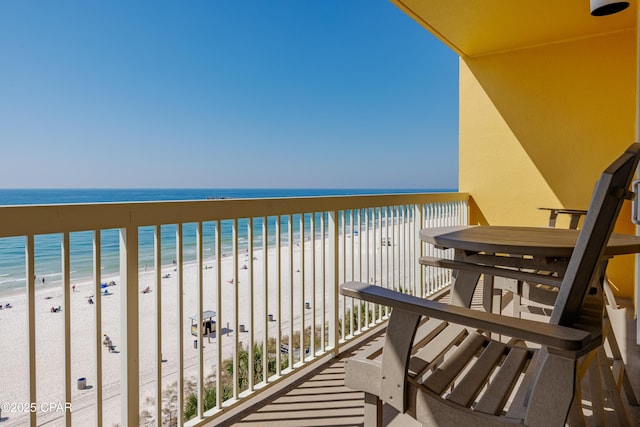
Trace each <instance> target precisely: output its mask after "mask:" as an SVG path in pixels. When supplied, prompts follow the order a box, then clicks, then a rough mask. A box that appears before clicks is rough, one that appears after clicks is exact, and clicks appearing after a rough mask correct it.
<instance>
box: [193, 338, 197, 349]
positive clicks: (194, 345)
mask: <svg viewBox="0 0 640 427" xmlns="http://www.w3.org/2000/svg"><path fill="white" fill-rule="evenodd" d="M193 348H198V340H193Z"/></svg>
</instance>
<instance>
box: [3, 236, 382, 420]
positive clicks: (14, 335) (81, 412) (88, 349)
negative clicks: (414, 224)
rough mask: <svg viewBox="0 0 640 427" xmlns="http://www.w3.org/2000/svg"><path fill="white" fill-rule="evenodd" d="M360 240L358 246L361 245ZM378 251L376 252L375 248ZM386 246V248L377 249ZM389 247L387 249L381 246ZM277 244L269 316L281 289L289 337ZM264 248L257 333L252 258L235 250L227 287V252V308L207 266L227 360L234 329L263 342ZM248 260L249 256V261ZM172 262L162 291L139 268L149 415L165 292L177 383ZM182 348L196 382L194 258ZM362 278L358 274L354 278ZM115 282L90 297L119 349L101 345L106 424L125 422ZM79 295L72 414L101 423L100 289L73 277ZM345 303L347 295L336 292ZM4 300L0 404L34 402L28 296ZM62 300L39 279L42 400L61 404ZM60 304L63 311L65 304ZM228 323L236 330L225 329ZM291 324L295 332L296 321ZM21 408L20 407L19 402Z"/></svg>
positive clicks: (209, 361) (169, 358)
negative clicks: (97, 418) (97, 348)
mask: <svg viewBox="0 0 640 427" xmlns="http://www.w3.org/2000/svg"><path fill="white" fill-rule="evenodd" d="M358 240H359V239H358V237H357V236H356V238H355V241H354V243H355V244H357V243H358ZM320 249H321V248H320V241H317V242H316V249H315V250H316V260H318V259H319V258H320V257H319V256H318V255H319V253H320ZM310 250H311V242H309V241H307V242H306V244H305V251H306V252H307V255H306V257H305V264H306V266H305V269H304V271H305V297H304V300H305V301H310V302H311V304H312V306H314V307H315V312H316V314H317V318H318V320H317V322H318V323H317V324H320V323H319V322H320V321H319V318H320V310H321V303H320V301H321V300H322V294H321V292H322V286H321V284H320V282H319V281H318V282H317V283H318V284H317V289H316V297H315V301H314V299H313V298H312V297H311V295H312V280H311V275H312V273H311V271H312V268H311V257H310V253H309V252H310ZM371 250H372V251H375V249H373V248H372V249H371ZM378 250H380V249H378ZM383 250H384V249H383ZM274 251H275V250H274V249H270V253H269V257H268V263H267V268H268V272H269V291H268V293H269V301H268V310H269V313H274V314H275V313H277V310H276V301H275V295H276V289H277V286H281V292H282V303H281V304H282V313H283V314H282V319H281V322H282V330H283V331H284V332H283V335H287V333H288V332H287V331H289V326H288V325H289V317H288V307H289V298H290V295H289V287H290V281H289V273H288V271H289V255H288V253H289V248H288V247H286V246H283V248H282V251H281V264H280V265H281V278H282V279H281V281H278V280H277V277H276V271H277V270H276V258H275V252H274ZM263 255H264V254H263V252H262V250H255V251H254V254H253V257H255V258H254V259H253V277H254V278H255V287H254V289H253V304H254V306H255V308H254V312H255V313H256V314H255V316H256V317H255V318H254V319H253V322H254V323H253V325H254V326H253V331H249V329H250V328H249V325H250V309H249V308H250V293H249V285H250V280H249V271H250V270H249V269H243V268H242V266H243V265H244V264H246V265H247V266H248V267H250V264H251V263H250V261H251V260H250V259H249V256H248V255H247V254H241V255H239V258H240V259H238V266H239V269H238V276H237V281H238V283H237V286H236V284H232V283H228V280H229V279H231V278H232V277H233V266H234V259H233V258H232V257H230V256H229V257H225V258H223V261H222V267H221V268H222V281H223V282H222V301H223V303H222V309H220V308H219V307H217V306H216V274H217V273H216V271H217V269H216V268H215V267H216V265H215V260H207V261H206V262H205V263H204V265H205V266H206V268H205V269H203V288H204V296H203V308H204V309H205V310H207V309H211V310H215V311H216V312H218V315H217V319H216V320H217V321H218V322H220V325H221V327H222V328H223V330H224V331H225V332H228V334H229V335H228V337H227V336H226V334H224V333H223V337H222V345H223V350H222V353H223V354H222V357H223V359H225V358H229V357H231V355H232V348H233V341H234V335H233V334H235V333H238V334H239V336H238V339H239V341H240V342H242V344H243V345H244V346H245V347H246V346H247V344H248V342H249V340H250V336H251V334H253V336H254V340H255V341H256V342H263V341H264V327H265V321H264V320H265V317H266V314H267V313H264V310H263V308H262V307H263V304H264V300H265V299H264V289H263V285H262V277H263V265H264V264H263V261H264V260H263ZM253 257H252V258H253ZM293 258H294V263H293V264H294V265H293V272H294V273H293V280H294V288H295V290H294V295H293V298H294V307H295V309H294V318H295V317H296V316H299V314H300V311H301V307H300V303H299V301H302V297H301V296H300V295H299V292H300V288H301V286H300V282H301V276H302V273H301V272H300V247H298V246H295V247H294V257H293ZM175 268H176V267H175V266H168V267H165V268H164V269H163V272H162V275H163V276H167V275H168V276H169V277H166V278H163V279H162V288H161V289H160V290H158V289H156V285H155V274H154V272H153V271H152V269H149V270H148V271H141V272H140V274H139V283H138V288H139V290H140V291H141V290H143V289H144V288H146V287H147V286H148V287H149V288H150V291H151V292H149V293H139V294H138V295H139V331H140V334H139V357H140V359H139V360H140V410H141V411H143V410H148V411H150V412H151V413H153V411H154V406H155V403H154V402H155V350H154V349H155V334H156V332H155V331H156V327H155V322H156V313H155V311H156V310H155V304H156V302H155V298H156V296H155V295H156V293H157V292H158V291H160V292H161V296H162V356H163V359H164V361H163V363H162V378H163V380H162V381H163V389H167V388H169V387H170V386H172V384H174V383H175V382H176V381H177V379H178V376H177V372H176V371H177V365H178V338H177V336H178V326H177V325H178V317H177V307H178V306H177V301H178V295H177V292H178V291H177V272H176V271H174V270H175ZM347 270H348V271H347V273H346V274H347V278H350V277H351V273H350V270H351V266H350V263H347ZM320 275H321V272H320V268H319V267H316V277H321V276H320ZM183 277H184V280H183V283H184V285H183V291H184V293H183V307H184V314H183V319H182V321H183V327H182V333H183V339H182V344H183V354H184V368H185V369H184V372H185V381H187V380H190V379H191V380H195V379H196V378H197V363H198V359H197V358H198V351H197V350H196V349H195V348H194V344H193V340H194V338H195V337H194V336H192V335H191V332H190V328H191V321H190V320H189V316H192V315H194V314H195V313H196V312H197V266H196V265H195V263H190V264H185V266H184V274H183ZM358 278H359V277H358V276H356V279H358ZM112 280H113V281H115V282H116V285H115V286H109V287H107V288H106V289H108V291H109V292H110V293H112V295H108V296H95V295H94V296H93V298H94V299H95V298H100V299H101V303H102V332H103V333H105V334H107V335H109V337H110V338H111V340H112V342H113V344H114V345H115V350H116V352H109V351H108V349H107V348H105V347H104V346H102V345H100V351H101V352H102V353H101V354H102V366H103V369H102V372H103V402H104V403H103V404H104V407H103V408H104V409H103V411H104V412H103V416H104V418H103V420H104V425H105V426H112V425H117V424H118V423H119V422H120V368H121V357H120V356H121V354H120V353H118V352H117V351H118V349H119V345H120V343H121V325H120V301H121V292H122V291H123V289H122V284H121V283H120V278H119V277H117V276H115V277H107V278H103V279H102V282H109V281H112ZM73 285H75V292H71V307H70V310H71V380H72V384H71V385H72V393H71V394H72V401H71V404H72V418H73V424H74V425H82V426H85V425H94V424H95V391H96V390H95V386H96V369H95V365H96V361H95V351H94V349H95V308H96V305H95V304H89V303H88V297H89V296H91V295H93V294H94V284H93V283H92V282H91V281H84V282H77V283H73ZM236 289H237V292H238V307H239V309H238V323H239V324H244V325H245V328H246V329H247V330H248V331H247V332H244V333H242V332H236V331H235V327H234V325H233V315H234V301H235V300H234V293H235V292H236ZM340 300H342V298H340ZM0 302H2V303H3V304H4V303H6V302H10V303H11V305H12V306H13V307H12V308H8V309H2V310H0V325H2V327H0V362H1V363H0V365H1V366H2V368H3V376H2V384H3V386H2V388H1V390H0V402H16V403H19V402H28V401H29V398H28V384H27V372H28V371H27V370H28V358H27V339H28V334H27V330H26V324H27V322H26V319H27V318H26V297H25V295H24V293H22V294H11V295H3V296H0ZM62 305H63V295H62V288H61V287H60V286H58V287H51V288H50V287H44V288H42V287H41V286H40V285H39V284H38V285H37V290H36V324H37V325H38V326H37V330H36V348H37V368H36V375H37V392H38V395H37V404H38V405H39V406H40V405H43V404H45V405H48V404H49V403H60V402H62V403H63V404H64V403H65V402H64V397H63V396H64V392H63V381H64V379H63V375H64V347H63V346H64V344H63V343H64V316H63V313H62V312H56V313H53V312H51V310H50V309H51V307H58V306H62ZM63 309H64V307H63ZM302 311H304V312H305V325H306V326H308V325H309V324H310V322H311V313H312V310H309V309H307V310H304V309H303V308H302ZM227 322H229V328H230V331H227V329H226V328H227ZM294 329H296V330H299V325H298V326H296V321H294ZM276 335H277V330H276V322H269V336H270V337H275V336H276ZM202 341H203V342H201V343H199V345H202V344H204V349H203V352H204V360H205V362H204V371H205V376H206V375H210V374H211V373H212V372H213V366H214V365H215V360H216V344H215V338H212V339H211V340H210V342H209V339H207V338H206V337H205V338H204V339H203V340H202ZM78 378H86V383H87V388H86V389H84V390H78V389H77V387H76V381H77V379H78ZM14 409H15V408H14ZM1 417H2V420H3V421H4V422H3V425H5V426H13V425H22V424H23V423H25V422H26V418H27V414H26V413H16V412H8V411H7V408H6V405H5V407H3V411H2V415H1ZM60 423H61V414H60V413H59V412H56V411H52V412H46V411H41V410H39V411H38V425H59V424H60Z"/></svg>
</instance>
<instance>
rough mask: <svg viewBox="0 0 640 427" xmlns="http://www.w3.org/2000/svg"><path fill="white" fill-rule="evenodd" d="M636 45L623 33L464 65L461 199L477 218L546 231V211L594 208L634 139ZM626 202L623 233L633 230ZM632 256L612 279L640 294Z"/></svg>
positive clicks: (621, 261) (613, 269)
mask: <svg viewBox="0 0 640 427" xmlns="http://www.w3.org/2000/svg"><path fill="white" fill-rule="evenodd" d="M635 104H636V39H635V33H634V32H632V31H625V32H620V33H616V34H610V35H606V36H600V37H595V38H588V39H581V40H576V41H572V42H569V43H559V44H549V45H545V46H538V47H535V48H531V49H526V50H519V51H513V52H507V53H501V54H495V55H488V56H483V57H477V58H467V59H461V62H460V177H459V185H460V191H461V192H468V193H470V194H471V195H472V197H473V203H472V221H474V222H476V223H486V224H503V225H535V226H542V225H546V223H547V220H548V213H546V212H543V211H540V210H538V209H537V208H538V207H564V208H574V209H586V208H587V207H588V205H589V201H590V196H591V192H592V190H593V185H594V183H595V181H596V180H597V178H598V176H599V174H600V172H601V171H602V170H603V169H604V168H605V167H606V166H607V165H608V164H609V163H610V162H611V161H612V160H613V159H615V158H616V157H617V156H618V155H620V154H621V153H622V151H623V150H624V149H625V148H626V147H627V146H628V145H629V144H630V143H631V142H633V140H634V137H635V110H636V108H635ZM629 217H630V207H629V206H628V204H627V205H626V206H625V210H624V211H623V212H622V214H621V220H620V221H619V223H618V226H617V228H616V230H617V231H621V232H627V233H634V232H635V229H634V228H633V226H632V224H631V222H630V220H629ZM633 269H634V266H633V256H625V257H618V258H616V259H615V260H614V261H613V262H612V264H611V266H610V269H609V277H610V278H611V280H612V281H613V283H614V284H615V285H616V286H617V287H618V288H619V293H620V294H621V295H624V296H629V297H630V296H632V295H633V280H634V279H633Z"/></svg>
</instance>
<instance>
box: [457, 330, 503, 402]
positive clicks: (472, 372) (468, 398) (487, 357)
mask: <svg viewBox="0 0 640 427" xmlns="http://www.w3.org/2000/svg"><path fill="white" fill-rule="evenodd" d="M506 349H507V346H506V345H504V344H502V343H500V342H497V341H491V342H490V343H489V345H488V346H487V347H486V348H485V349H484V351H483V352H482V354H481V355H480V357H478V360H477V361H476V362H475V363H474V364H473V367H471V369H469V371H468V372H466V373H465V375H464V377H463V378H462V379H461V380H460V381H458V384H457V385H456V387H455V389H454V390H453V392H451V394H450V395H449V396H448V397H447V399H449V400H451V401H452V402H455V403H457V404H458V405H463V406H466V407H469V406H470V405H471V404H472V403H473V400H474V399H475V398H476V396H477V395H478V393H480V390H481V389H482V387H483V386H484V385H485V383H486V382H487V379H488V378H489V376H490V375H491V373H492V372H493V371H494V369H495V368H496V366H497V365H498V363H499V362H500V361H502V358H503V356H504V354H505V351H506Z"/></svg>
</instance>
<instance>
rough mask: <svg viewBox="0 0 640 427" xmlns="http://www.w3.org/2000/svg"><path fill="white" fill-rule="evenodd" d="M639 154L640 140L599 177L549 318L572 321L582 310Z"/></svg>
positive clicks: (560, 322)
mask: <svg viewBox="0 0 640 427" xmlns="http://www.w3.org/2000/svg"><path fill="white" fill-rule="evenodd" d="M639 158H640V143H635V144H632V145H631V146H629V148H627V150H626V151H625V153H624V154H623V155H622V156H620V157H619V158H618V159H617V160H616V161H614V162H613V163H612V164H611V165H610V166H609V167H608V168H607V169H606V170H605V171H604V172H603V173H602V175H601V177H600V179H599V180H598V182H597V184H596V187H595V190H594V192H593V196H592V199H591V204H590V205H589V210H588V212H587V216H586V218H585V220H584V225H583V226H582V230H581V231H580V235H579V236H578V240H577V242H576V247H575V249H574V251H573V254H572V255H571V259H570V261H569V265H568V267H567V271H566V273H565V276H564V280H563V281H562V285H561V287H560V291H559V293H558V297H557V299H556V303H555V306H554V309H553V314H552V316H551V319H550V322H551V323H554V324H560V325H571V324H572V323H574V322H575V321H576V320H577V318H578V316H579V313H580V307H581V306H582V302H583V300H584V296H585V295H586V293H587V290H588V289H589V286H590V285H591V283H594V278H597V275H598V268H599V265H600V260H601V258H602V255H603V252H604V249H605V247H606V244H607V242H608V241H609V237H610V236H611V233H612V232H613V227H614V225H615V223H616V220H617V218H618V214H619V213H620V209H621V207H622V203H623V201H624V199H625V198H628V197H627V196H628V195H629V192H628V188H629V185H630V184H631V180H632V179H633V176H634V174H635V170H636V167H637V165H638V159H639Z"/></svg>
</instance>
